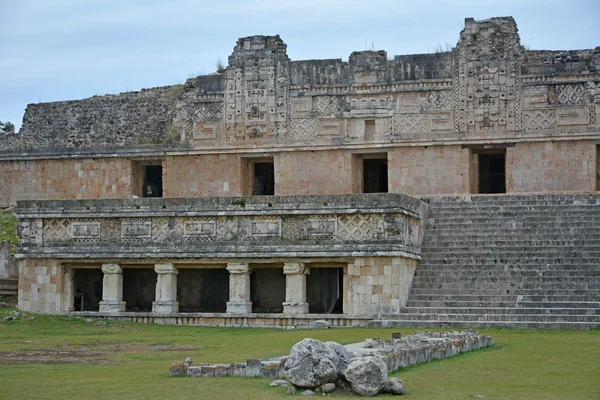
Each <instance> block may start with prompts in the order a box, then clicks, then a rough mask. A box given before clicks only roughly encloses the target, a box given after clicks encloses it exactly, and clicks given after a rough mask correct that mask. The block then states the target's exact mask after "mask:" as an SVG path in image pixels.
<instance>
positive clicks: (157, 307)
mask: <svg viewBox="0 0 600 400" xmlns="http://www.w3.org/2000/svg"><path fill="white" fill-rule="evenodd" d="M154 271H156V273H157V280H156V297H155V300H154V301H153V302H152V312H154V313H158V314H171V313H176V312H178V311H179V303H178V302H177V274H178V273H179V271H177V268H175V267H174V266H173V264H155V265H154Z"/></svg>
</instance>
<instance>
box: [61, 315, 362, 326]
mask: <svg viewBox="0 0 600 400" xmlns="http://www.w3.org/2000/svg"><path fill="white" fill-rule="evenodd" d="M69 315H77V316H80V317H92V318H106V319H108V320H113V321H125V322H140V323H145V324H161V325H194V326H218V327H224V326H226V327H235V328H270V329H312V328H328V327H332V328H338V327H340V328H344V327H354V328H357V327H366V326H367V324H368V323H369V321H371V320H372V318H371V317H367V316H364V317H362V316H361V317H352V316H348V315H341V314H306V315H304V314H300V315H293V316H292V315H283V314H267V313H248V314H244V315H242V316H240V315H239V314H226V313H173V314H171V315H166V316H165V315H157V314H153V313H140V312H123V313H120V314H119V315H111V314H107V313H99V312H72V313H69Z"/></svg>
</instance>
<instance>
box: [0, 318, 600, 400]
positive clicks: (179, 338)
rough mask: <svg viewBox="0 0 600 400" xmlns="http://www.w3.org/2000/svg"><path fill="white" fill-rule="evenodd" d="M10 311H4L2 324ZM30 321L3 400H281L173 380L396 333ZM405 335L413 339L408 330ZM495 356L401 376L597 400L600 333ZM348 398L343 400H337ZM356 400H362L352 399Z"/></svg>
mask: <svg viewBox="0 0 600 400" xmlns="http://www.w3.org/2000/svg"><path fill="white" fill-rule="evenodd" d="M10 310H12V309H8V308H4V309H2V308H0V321H1V318H3V317H4V316H5V315H6V313H7V312H8V311H10ZM97 321H98V320H95V319H94V320H93V322H91V323H88V322H86V319H85V318H69V317H63V316H47V315H35V314H27V315H26V316H24V317H20V318H18V319H17V320H15V321H10V322H0V399H20V398H29V399H69V398H86V399H123V398H126V399H128V400H129V399H154V398H160V399H170V398H194V399H196V398H200V399H280V398H290V396H287V395H286V394H285V389H284V388H271V387H269V386H268V383H269V381H268V380H265V379H243V378H171V377H169V376H168V370H169V366H170V364H171V363H172V362H173V361H174V360H176V359H177V360H182V361H183V360H184V359H185V358H186V357H192V359H193V360H194V362H196V363H200V362H223V363H225V362H232V361H244V360H245V359H247V358H250V357H252V358H254V357H258V358H264V357H269V356H277V355H282V354H285V353H287V352H288V351H289V349H290V347H291V346H292V345H293V344H294V343H296V342H297V341H299V340H301V339H303V338H304V337H313V338H316V339H319V340H324V341H325V340H336V341H338V342H341V343H351V342H356V341H360V340H363V339H365V338H368V337H374V336H378V337H381V338H389V337H390V335H391V332H392V331H398V330H389V329H329V330H310V331H307V330H290V331H283V330H266V329H265V330H263V329H233V328H208V327H192V326H162V325H151V324H148V325H144V324H132V323H120V322H112V321H109V322H108V323H107V324H106V325H98V324H97ZM400 331H402V332H403V333H404V334H408V333H411V332H414V329H402V330H400ZM483 332H485V333H486V334H490V335H492V336H493V337H494V340H495V342H496V344H495V345H494V346H493V347H492V348H488V349H485V350H479V351H475V352H471V353H468V354H464V355H460V356H458V357H455V358H452V359H447V360H443V361H436V362H433V363H429V364H423V365H419V366H413V367H409V368H407V369H406V370H403V371H399V372H396V373H393V375H394V376H398V377H400V378H401V379H402V380H403V381H404V383H405V385H406V387H407V389H408V392H409V393H408V394H407V395H406V396H405V397H406V398H413V399H471V398H478V397H475V396H477V395H483V396H485V397H484V398H486V399H599V398H600V396H599V393H600V331H598V330H596V331H512V330H485V331H483ZM337 398H342V397H337ZM354 398H357V397H354Z"/></svg>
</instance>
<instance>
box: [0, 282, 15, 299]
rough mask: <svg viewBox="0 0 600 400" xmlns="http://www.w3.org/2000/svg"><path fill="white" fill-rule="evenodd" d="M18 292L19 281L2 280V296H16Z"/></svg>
mask: <svg viewBox="0 0 600 400" xmlns="http://www.w3.org/2000/svg"><path fill="white" fill-rule="evenodd" d="M18 290H19V280H18V279H0V296H16V295H17V292H18Z"/></svg>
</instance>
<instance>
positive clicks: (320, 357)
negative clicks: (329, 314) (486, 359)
mask: <svg viewBox="0 0 600 400" xmlns="http://www.w3.org/2000/svg"><path fill="white" fill-rule="evenodd" d="M394 337H397V338H394V339H392V340H381V339H378V338H375V339H367V340H365V341H364V342H363V343H362V344H361V346H360V347H359V348H357V349H354V348H353V350H354V351H352V352H349V351H348V350H347V348H346V347H344V346H342V345H341V344H339V343H336V342H325V343H323V342H321V341H319V340H315V339H309V338H307V339H303V340H302V341H300V342H298V343H296V344H295V345H294V346H293V347H292V349H291V351H290V354H289V356H288V357H280V358H276V359H269V360H259V359H248V360H247V361H246V362H245V363H230V364H199V365H194V364H193V362H192V360H191V359H190V358H188V359H186V360H185V361H184V362H179V361H175V362H174V363H173V364H172V365H171V369H170V375H171V376H193V377H213V376H238V377H264V378H270V379H275V380H274V381H273V382H272V383H271V386H289V389H288V393H290V394H296V391H297V389H308V390H304V391H303V392H302V394H303V395H312V394H314V390H316V391H320V392H322V393H330V392H332V391H335V390H336V388H341V389H344V390H350V389H352V390H353V391H354V392H356V393H358V394H360V395H361V396H374V395H376V394H379V393H390V394H404V393H406V389H405V388H404V385H403V383H402V381H401V380H400V379H398V378H388V377H387V374H388V372H392V371H396V370H398V369H400V368H405V367H407V366H409V365H415V364H420V363H424V362H429V361H432V360H439V359H443V358H447V357H453V356H455V355H458V354H460V353H464V352H468V351H471V350H475V349H479V348H483V347H487V346H491V345H492V344H493V343H494V341H493V339H492V337H491V336H485V335H482V334H480V333H478V332H473V331H471V330H467V331H463V332H456V331H451V332H443V333H440V332H416V333H414V334H412V335H408V336H406V337H404V338H401V337H400V335H397V334H395V335H394ZM283 378H285V380H283ZM309 392H310V393H309Z"/></svg>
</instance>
